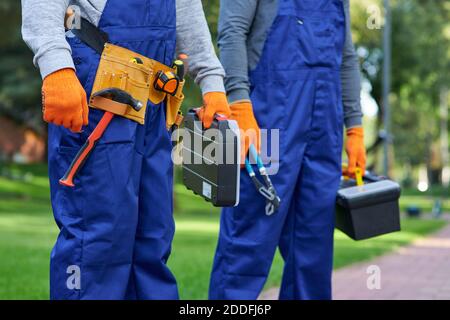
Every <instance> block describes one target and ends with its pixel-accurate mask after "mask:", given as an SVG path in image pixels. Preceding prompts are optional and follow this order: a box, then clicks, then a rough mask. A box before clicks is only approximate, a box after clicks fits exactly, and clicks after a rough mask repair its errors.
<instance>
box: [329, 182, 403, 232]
mask: <svg viewBox="0 0 450 320" xmlns="http://www.w3.org/2000/svg"><path fill="white" fill-rule="evenodd" d="M364 183H365V184H364V185H362V186H357V185H356V182H355V180H353V179H344V178H343V179H342V181H341V187H340V189H339V191H338V194H337V198H336V228H337V229H339V230H341V231H342V232H344V233H345V234H346V235H348V236H349V237H350V238H352V239H354V240H363V239H368V238H373V237H376V236H380V235H383V234H386V233H391V232H396V231H400V209H399V198H400V193H401V188H400V185H399V184H398V183H396V182H394V181H392V180H388V179H385V178H380V177H377V176H375V175H370V174H368V175H366V176H365V177H364Z"/></svg>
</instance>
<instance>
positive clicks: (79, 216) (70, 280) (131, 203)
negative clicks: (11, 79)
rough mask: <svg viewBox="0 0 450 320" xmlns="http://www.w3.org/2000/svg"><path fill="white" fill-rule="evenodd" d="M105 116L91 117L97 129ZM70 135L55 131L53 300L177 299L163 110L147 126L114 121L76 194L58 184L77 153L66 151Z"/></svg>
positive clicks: (152, 112)
mask: <svg viewBox="0 0 450 320" xmlns="http://www.w3.org/2000/svg"><path fill="white" fill-rule="evenodd" d="M99 115H101V112H97V111H92V113H91V119H90V121H91V123H92V125H95V122H96V121H98V116H99ZM69 136H71V134H69V133H68V132H66V131H65V129H62V128H57V127H51V129H50V143H49V172H50V182H51V189H52V204H53V209H54V215H55V219H56V221H57V224H58V226H59V228H60V230H61V231H60V234H59V236H58V240H57V242H56V244H55V246H54V248H53V251H52V257H51V272H50V273H51V298H53V299H136V298H137V299H176V298H177V297H178V292H177V287H176V282H175V279H174V278H173V276H172V274H171V273H170V271H169V270H168V269H167V266H166V261H167V258H168V255H169V253H170V245H171V241H172V238H173V232H174V227H173V217H172V205H171V203H172V178H171V176H172V164H171V161H170V150H171V144H170V140H169V135H168V133H167V131H166V129H165V122H164V112H163V108H162V106H158V107H153V108H152V109H150V111H149V117H148V122H147V124H146V127H144V126H138V125H137V124H136V123H134V122H132V121H129V120H127V119H124V118H115V119H114V120H113V123H112V124H111V126H110V127H109V128H108V131H107V133H105V136H104V137H103V139H102V143H100V144H99V145H97V147H96V148H95V150H94V152H93V153H92V155H91V156H90V158H89V159H88V161H87V162H86V164H85V166H84V167H83V169H82V170H81V171H80V173H79V176H78V178H77V186H76V187H75V188H74V189H71V188H67V187H62V186H60V185H58V179H59V178H60V177H61V176H62V174H63V173H64V171H65V170H66V169H67V167H68V165H69V164H70V161H71V160H72V158H73V157H74V156H75V153H76V151H77V150H78V147H73V146H72V147H64V146H63V145H64V144H65V142H64V141H65V140H70V139H69ZM80 144H81V140H80ZM77 281H78V282H77Z"/></svg>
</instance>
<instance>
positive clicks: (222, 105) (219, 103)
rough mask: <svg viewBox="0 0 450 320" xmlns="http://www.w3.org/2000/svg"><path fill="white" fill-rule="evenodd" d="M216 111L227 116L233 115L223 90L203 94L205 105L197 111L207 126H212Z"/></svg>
mask: <svg viewBox="0 0 450 320" xmlns="http://www.w3.org/2000/svg"><path fill="white" fill-rule="evenodd" d="M216 113H217V114H221V115H223V116H225V117H227V118H228V117H229V116H230V115H231V111H230V107H229V106H228V100H227V96H226V95H225V93H223V92H208V93H206V94H205V95H204V96H203V107H202V108H200V109H199V110H198V111H197V115H198V117H199V118H200V120H202V122H203V126H204V127H205V128H209V127H211V124H212V122H213V120H214V115H215V114H216Z"/></svg>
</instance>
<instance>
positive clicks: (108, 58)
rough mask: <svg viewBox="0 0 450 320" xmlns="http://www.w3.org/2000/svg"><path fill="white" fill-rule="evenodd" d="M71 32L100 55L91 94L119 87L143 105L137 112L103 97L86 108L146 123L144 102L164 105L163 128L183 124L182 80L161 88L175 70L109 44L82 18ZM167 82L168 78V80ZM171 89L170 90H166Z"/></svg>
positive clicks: (92, 100) (103, 34)
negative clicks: (181, 111)
mask: <svg viewBox="0 0 450 320" xmlns="http://www.w3.org/2000/svg"><path fill="white" fill-rule="evenodd" d="M72 32H73V33H74V34H75V35H76V36H77V37H78V38H79V39H80V40H82V41H83V42H84V43H86V44H87V45H88V46H90V47H91V48H93V49H94V50H96V51H97V52H98V53H99V54H100V55H101V58H100V63H99V66H98V69H97V74H96V77H95V81H94V85H93V88H92V92H93V93H95V92H98V91H100V90H103V89H107V88H118V89H121V90H124V91H126V92H128V93H129V94H130V95H131V96H132V97H134V98H135V99H136V100H138V101H140V102H141V103H142V105H143V106H144V107H143V108H142V109H141V110H139V111H136V110H134V109H133V108H132V107H131V106H129V105H126V104H122V103H118V102H114V101H111V100H110V99H106V98H103V97H92V96H91V97H90V99H89V106H90V107H92V108H96V109H101V110H104V111H108V112H111V113H114V114H116V115H119V116H122V117H125V118H127V119H130V120H133V121H136V122H138V123H140V124H144V123H145V112H146V109H147V101H148V100H150V102H151V103H153V104H159V103H161V102H163V101H165V102H166V127H167V129H168V130H169V129H171V128H172V127H173V125H178V124H180V123H181V121H182V116H181V113H179V110H180V108H181V104H182V103H183V99H184V95H183V87H184V80H183V79H174V80H175V81H174V82H176V85H175V86H174V85H171V86H170V88H169V86H168V89H167V90H168V91H163V90H164V85H161V81H162V80H167V75H168V74H169V75H170V74H173V75H176V70H175V69H174V68H172V67H169V66H166V65H164V64H162V63H160V62H158V61H155V60H153V59H150V58H148V57H145V56H143V55H140V54H138V53H136V52H133V51H131V50H128V49H126V48H123V47H120V46H117V45H113V44H111V43H108V36H107V34H106V33H104V32H102V31H100V30H99V29H98V28H96V27H95V26H94V25H92V24H91V23H90V22H88V21H87V20H84V19H82V21H81V28H80V29H73V30H72ZM169 80H170V79H169ZM169 89H170V90H169Z"/></svg>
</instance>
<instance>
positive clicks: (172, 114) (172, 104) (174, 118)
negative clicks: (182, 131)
mask: <svg viewBox="0 0 450 320" xmlns="http://www.w3.org/2000/svg"><path fill="white" fill-rule="evenodd" d="M184 83H185V80H183V81H181V82H180V84H179V86H178V90H177V93H176V94H175V95H173V96H172V95H169V94H168V95H167V98H166V127H167V130H170V129H171V128H172V126H174V125H176V126H180V124H181V122H182V121H183V117H182V116H181V114H180V112H179V111H180V109H181V105H182V104H183V100H184V94H183V87H184Z"/></svg>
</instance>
